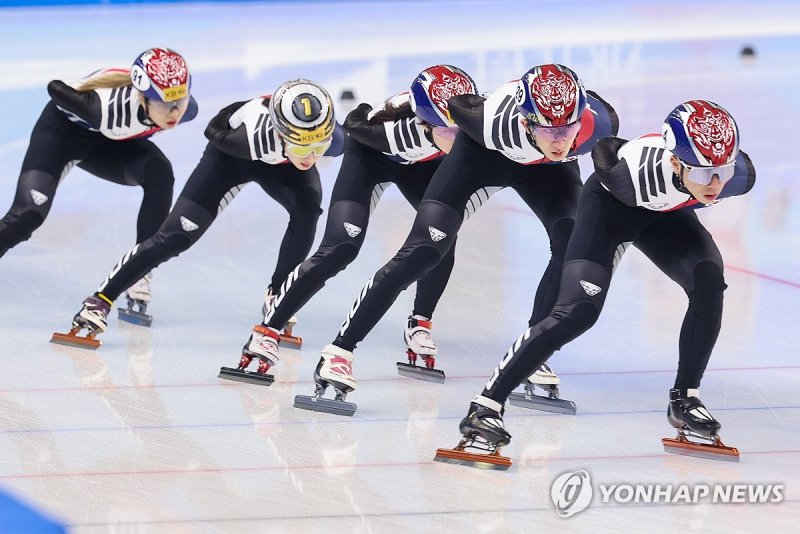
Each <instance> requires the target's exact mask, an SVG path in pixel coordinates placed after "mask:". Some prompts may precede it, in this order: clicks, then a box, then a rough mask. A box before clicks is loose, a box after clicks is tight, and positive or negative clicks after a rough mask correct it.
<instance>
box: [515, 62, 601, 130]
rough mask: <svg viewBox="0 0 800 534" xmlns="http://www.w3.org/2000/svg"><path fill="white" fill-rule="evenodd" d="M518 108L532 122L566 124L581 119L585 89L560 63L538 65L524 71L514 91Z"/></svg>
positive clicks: (533, 124) (533, 123)
mask: <svg viewBox="0 0 800 534" xmlns="http://www.w3.org/2000/svg"><path fill="white" fill-rule="evenodd" d="M514 98H515V100H516V102H517V109H518V110H519V112H520V113H521V114H522V117H523V118H525V119H527V120H528V121H529V122H531V126H536V125H538V126H544V127H550V126H566V125H568V124H573V123H575V122H578V121H580V120H581V116H582V115H583V111H584V110H585V109H586V100H587V97H586V89H584V88H583V83H582V82H581V79H580V78H578V75H577V74H575V73H574V72H573V71H572V69H570V68H568V67H565V66H563V65H557V64H555V63H551V64H548V65H539V66H538V67H534V68H532V69H531V70H529V71H528V72H526V73H525V74H524V75H523V76H522V78H521V79H520V80H519V82H518V83H517V90H516V92H515V93H514Z"/></svg>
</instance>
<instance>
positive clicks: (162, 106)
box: [147, 95, 191, 115]
mask: <svg viewBox="0 0 800 534" xmlns="http://www.w3.org/2000/svg"><path fill="white" fill-rule="evenodd" d="M190 98H191V97H190V96H189V95H187V96H184V97H183V98H179V99H178V100H173V101H172V102H162V101H160V100H153V99H148V100H147V105H148V107H149V108H150V109H152V110H154V111H157V112H158V113H163V114H164V115H169V114H170V113H172V112H173V111H175V110H177V111H181V112H182V111H186V108H187V107H189V99H190Z"/></svg>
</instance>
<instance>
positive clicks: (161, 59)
mask: <svg viewBox="0 0 800 534" xmlns="http://www.w3.org/2000/svg"><path fill="white" fill-rule="evenodd" d="M131 83H133V86H134V87H135V88H136V89H138V90H139V91H141V92H142V93H144V96H145V98H148V99H150V100H155V101H161V102H174V101H175V100H180V99H181V98H185V97H187V96H189V89H190V88H191V86H192V76H191V75H190V74H189V67H188V66H187V65H186V60H184V59H183V56H181V55H180V54H179V53H177V52H175V51H174V50H170V49H169V48H150V49H149V50H145V51H144V52H142V53H141V54H139V56H138V57H137V58H136V61H134V62H133V66H132V67H131Z"/></svg>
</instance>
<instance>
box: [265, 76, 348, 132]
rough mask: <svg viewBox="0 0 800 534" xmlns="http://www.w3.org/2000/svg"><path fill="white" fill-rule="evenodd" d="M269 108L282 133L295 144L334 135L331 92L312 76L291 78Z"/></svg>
mask: <svg viewBox="0 0 800 534" xmlns="http://www.w3.org/2000/svg"><path fill="white" fill-rule="evenodd" d="M269 111H270V114H271V115H272V122H274V123H275V128H276V129H277V130H278V133H279V134H280V135H281V137H283V138H284V139H286V140H287V141H289V142H290V143H293V144H295V145H311V144H314V143H321V142H324V141H326V140H328V139H330V137H331V136H332V135H333V127H334V124H335V123H334V121H333V100H331V95H330V94H328V91H326V90H325V89H323V88H322V87H321V86H319V85H317V84H316V83H314V82H312V81H310V80H303V79H299V80H292V81H289V82H286V83H284V84H283V85H281V86H280V87H278V89H277V90H276V91H275V94H273V95H272V99H271V100H270V102H269Z"/></svg>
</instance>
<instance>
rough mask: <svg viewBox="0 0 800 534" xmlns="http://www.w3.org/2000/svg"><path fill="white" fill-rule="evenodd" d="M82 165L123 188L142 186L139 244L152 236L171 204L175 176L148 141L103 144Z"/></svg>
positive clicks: (158, 150) (88, 170) (170, 166)
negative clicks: (126, 186)
mask: <svg viewBox="0 0 800 534" xmlns="http://www.w3.org/2000/svg"><path fill="white" fill-rule="evenodd" d="M79 166H80V167H81V168H82V169H84V170H86V171H87V172H90V173H92V174H94V175H95V176H97V177H99V178H103V179H105V180H108V181H111V182H114V183H118V184H121V185H132V186H140V187H141V188H142V190H143V193H144V195H143V198H142V204H141V206H140V208H139V215H138V218H137V222H136V242H137V243H141V242H143V241H144V240H146V239H148V238H149V237H151V236H153V234H155V233H156V231H157V230H158V229H159V227H160V226H161V223H163V222H164V220H165V219H166V217H167V214H168V213H169V208H170V206H171V205H172V189H173V186H174V184H175V176H174V175H173V172H172V164H171V163H170V161H169V160H168V159H167V157H166V156H165V155H164V154H163V153H162V152H161V150H160V149H159V148H158V147H157V146H156V145H155V144H153V143H152V142H151V141H149V140H147V139H137V140H132V141H125V142H123V143H121V142H114V141H110V140H109V142H107V143H103V144H102V145H100V146H99V147H98V148H97V149H95V150H94V151H93V152H92V153H91V154H90V155H89V157H87V158H86V159H85V160H84V161H82V162H81V163H80V164H79Z"/></svg>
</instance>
